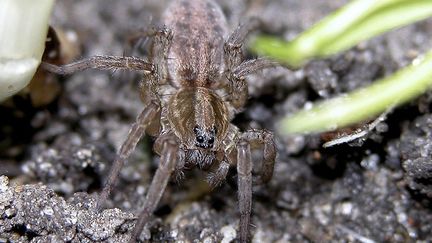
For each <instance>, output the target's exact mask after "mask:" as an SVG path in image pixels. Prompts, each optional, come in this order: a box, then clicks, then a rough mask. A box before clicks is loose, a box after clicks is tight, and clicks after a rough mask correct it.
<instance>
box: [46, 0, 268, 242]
mask: <svg viewBox="0 0 432 243" xmlns="http://www.w3.org/2000/svg"><path fill="white" fill-rule="evenodd" d="M163 20H164V24H165V26H166V27H164V28H162V29H159V30H152V31H148V32H146V33H140V34H141V36H146V37H149V36H151V37H153V44H152V48H151V56H150V57H149V60H145V59H141V58H137V57H123V56H94V57H90V58H87V59H83V60H80V61H77V62H74V63H71V64H68V65H64V66H55V65H52V64H48V63H44V64H43V66H44V68H45V69H47V70H48V71H51V72H54V73H58V74H61V75H67V74H71V73H74V72H77V71H81V70H84V69H89V68H94V69H125V70H131V71H140V72H143V73H144V79H143V80H142V81H141V84H140V94H141V99H142V100H143V102H144V104H145V108H144V110H143V111H142V112H141V114H139V115H138V117H137V118H136V122H135V123H134V124H133V125H132V128H131V129H130V131H129V134H128V136H127V138H126V140H125V141H124V143H123V145H122V146H121V148H120V150H119V152H118V154H117V156H116V159H115V162H114V164H113V166H112V168H111V171H110V174H109V176H108V180H107V182H106V184H105V186H104V188H103V190H102V192H101V194H100V196H99V200H98V209H100V208H101V206H103V202H104V201H105V200H106V199H107V198H108V196H109V194H110V192H111V190H112V189H113V186H114V184H115V183H116V180H117V178H118V175H119V172H120V170H121V168H122V166H123V164H124V163H125V161H126V159H127V158H128V157H129V155H130V154H131V152H132V151H133V150H134V149H135V147H136V145H137V143H138V141H139V140H140V138H141V137H142V136H143V135H144V133H145V132H147V133H148V134H149V135H151V136H154V137H157V139H156V141H155V145H154V150H155V151H156V152H157V153H158V154H159V155H160V156H161V159H160V164H159V167H158V169H157V171H156V173H155V175H154V177H153V180H152V182H151V184H150V187H149V189H148V193H147V196H146V200H145V203H144V208H143V210H142V212H141V214H140V216H139V219H138V221H137V223H136V225H135V228H134V230H133V232H132V236H131V242H134V241H135V240H136V237H137V235H138V234H139V233H140V232H141V231H142V228H143V227H144V226H145V224H146V223H147V222H148V219H149V217H150V216H151V214H152V213H153V211H154V210H155V208H156V206H157V204H158V202H159V200H160V198H161V196H162V194H163V192H164V191H165V187H166V185H167V183H168V181H169V178H170V176H171V174H172V173H173V172H174V171H176V172H181V171H182V170H185V169H190V168H193V167H195V166H198V167H199V168H200V169H203V170H206V171H209V176H208V181H209V183H210V184H211V185H212V186H217V185H219V184H221V183H222V182H223V180H224V179H225V177H226V175H227V173H228V169H229V167H230V166H232V165H237V172H238V191H239V192H238V200H239V210H240V215H241V216H240V241H241V242H247V241H249V240H250V239H249V224H250V213H251V206H252V161H251V148H250V145H251V144H263V145H264V160H263V165H262V168H261V170H260V174H259V177H258V178H257V180H254V182H256V183H265V182H268V181H269V180H270V179H271V177H272V174H273V167H274V161H275V156H276V151H275V144H274V140H273V134H272V133H271V132H268V131H265V130H249V131H246V132H243V133H242V132H240V131H239V129H238V128H237V127H236V126H234V125H233V124H231V123H230V121H231V120H232V118H233V117H234V115H235V114H236V113H238V111H239V110H240V109H241V108H242V107H243V106H244V104H245V102H246V100H247V98H248V85H247V82H246V81H245V76H246V75H248V74H250V73H252V72H255V71H258V70H262V69H263V68H268V67H273V66H275V65H276V64H275V63H274V62H271V61H268V60H266V59H254V60H248V61H243V60H242V50H241V47H242V43H243V42H244V39H245V38H246V35H247V34H248V33H249V32H250V31H251V30H252V29H254V28H256V27H257V25H258V24H259V21H258V20H257V19H254V18H251V19H250V20H249V21H248V22H247V23H246V24H244V25H241V26H239V27H238V28H237V29H236V30H235V31H234V32H233V33H232V34H231V35H228V27H227V26H228V25H227V23H226V19H225V16H224V15H223V13H222V10H221V8H220V7H219V6H218V5H217V4H216V3H214V2H213V1H210V0H175V1H172V3H171V4H170V6H169V7H168V8H167V10H166V11H165V13H164V15H163ZM167 90H169V92H170V93H174V95H172V96H165V95H162V94H163V93H165V92H166V91H167Z"/></svg>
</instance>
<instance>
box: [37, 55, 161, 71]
mask: <svg viewBox="0 0 432 243" xmlns="http://www.w3.org/2000/svg"><path fill="white" fill-rule="evenodd" d="M41 67H42V68H44V69H45V70H47V71H49V72H52V73H57V74H60V75H69V74H72V73H75V72H79V71H82V70H86V69H100V70H117V69H124V70H130V71H138V72H142V71H144V72H153V70H154V69H155V68H154V65H153V64H152V63H150V62H148V61H147V60H144V59H142V58H139V57H120V56H93V57H89V58H84V59H81V60H79V61H76V62H73V63H69V64H66V65H63V66H57V65H54V64H50V63H46V62H43V63H42V64H41Z"/></svg>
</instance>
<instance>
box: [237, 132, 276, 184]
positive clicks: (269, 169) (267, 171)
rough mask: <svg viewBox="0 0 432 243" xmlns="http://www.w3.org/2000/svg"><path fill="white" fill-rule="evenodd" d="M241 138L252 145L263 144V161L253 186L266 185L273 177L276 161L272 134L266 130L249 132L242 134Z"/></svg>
mask: <svg viewBox="0 0 432 243" xmlns="http://www.w3.org/2000/svg"><path fill="white" fill-rule="evenodd" d="M242 138H243V139H245V140H247V141H248V142H249V143H252V144H256V143H258V144H264V160H263V163H262V167H261V170H260V174H259V177H258V179H257V180H255V181H254V184H263V183H267V182H268V181H269V180H270V179H271V178H272V176H273V170H274V163H275V159H276V145H275V142H274V138H273V133H272V132H269V131H267V130H249V131H246V132H244V133H243V135H242Z"/></svg>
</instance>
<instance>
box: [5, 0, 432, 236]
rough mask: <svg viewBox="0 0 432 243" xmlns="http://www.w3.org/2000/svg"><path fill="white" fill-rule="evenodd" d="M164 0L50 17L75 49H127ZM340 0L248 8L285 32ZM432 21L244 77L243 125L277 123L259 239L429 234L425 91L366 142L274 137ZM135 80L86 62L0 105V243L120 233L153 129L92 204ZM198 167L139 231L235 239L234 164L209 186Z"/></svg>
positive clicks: (103, 4) (260, 204)
mask: <svg viewBox="0 0 432 243" xmlns="http://www.w3.org/2000/svg"><path fill="white" fill-rule="evenodd" d="M168 2H169V1H160V0H148V1H135V0H126V1H119V0H92V1H89V0H76V1H57V3H56V7H55V10H54V14H53V17H52V25H53V26H56V27H59V28H61V29H63V30H65V31H71V32H73V33H75V34H76V35H77V36H78V38H79V43H80V44H81V45H82V54H81V56H83V57H88V56H93V55H103V54H106V55H122V53H123V50H124V46H125V43H126V40H127V36H128V33H131V32H132V31H133V30H136V29H143V28H144V29H145V28H148V27H149V26H152V25H154V24H155V25H157V24H158V21H159V16H160V13H161V11H163V9H164V7H165V6H166V4H167V3H168ZM220 2H221V5H222V6H223V9H224V11H226V14H227V17H228V19H229V21H230V23H231V25H232V27H235V26H237V24H238V20H241V21H242V20H246V19H244V18H242V16H244V15H243V13H244V12H245V9H246V4H245V2H246V1H241V0H236V1H234V0H221V1H220ZM250 2H252V1H250ZM264 2H265V1H264ZM345 2H346V1H343V0H339V1H334V0H326V1H312V0H308V1H295V0H273V1H268V3H265V4H263V5H259V4H257V5H254V11H257V12H258V13H259V16H260V17H262V19H263V20H264V22H265V25H264V26H263V28H262V29H260V30H258V31H261V32H265V33H268V34H274V35H278V36H283V37H285V38H292V37H293V36H295V35H296V34H298V33H299V32H301V31H302V30H304V29H306V28H308V27H310V26H311V25H312V24H313V23H315V22H316V21H318V20H319V19H321V18H322V17H324V16H325V15H326V14H328V13H330V12H331V11H332V10H334V9H336V8H337V7H339V6H342V5H343V4H344V3H345ZM431 26H432V21H431V20H428V21H424V22H420V23H417V24H415V25H410V26H408V27H405V28H402V29H399V30H396V31H393V32H391V33H389V34H386V35H383V36H381V37H378V38H375V39H372V40H370V41H367V42H364V43H361V44H360V45H358V46H357V47H355V48H353V49H351V50H349V51H347V52H344V53H342V54H340V55H337V56H334V57H331V58H329V59H325V60H314V61H311V62H310V63H309V64H308V65H306V66H305V67H304V68H301V69H299V70H296V71H291V70H287V69H285V68H274V69H269V70H265V71H263V72H260V73H258V74H256V75H252V76H250V77H249V79H248V81H249V85H250V86H249V91H250V100H249V102H248V104H247V107H246V109H245V110H244V112H242V113H241V114H239V115H238V116H237V117H236V118H235V119H234V121H233V123H235V124H236V125H237V126H238V127H240V128H241V129H243V130H245V129H248V128H266V129H269V130H272V131H275V134H276V139H277V148H278V156H277V161H276V168H275V173H274V177H273V179H272V180H271V182H270V183H269V184H268V185H263V186H256V187H254V199H253V215H252V222H253V227H252V231H253V241H254V242H427V241H428V240H430V239H431V238H432V233H431V232H432V224H431V222H432V209H431V202H432V162H431V156H432V136H431V135H432V116H431V114H430V102H431V97H432V96H431V95H430V94H425V95H423V96H422V97H420V98H418V99H416V100H414V101H412V102H410V103H409V104H406V105H404V106H402V107H399V108H397V109H395V110H394V111H393V112H391V113H390V114H389V116H388V118H387V119H386V120H385V121H384V122H383V123H381V124H380V126H379V127H380V128H379V129H377V130H374V131H373V132H372V134H370V135H369V137H368V139H366V140H364V141H361V142H357V143H355V144H350V145H347V144H343V145H339V146H334V147H331V148H328V149H324V148H322V144H323V143H324V141H323V139H322V138H323V137H324V136H320V135H309V136H303V135H293V136H289V137H286V136H284V137H282V136H281V135H280V134H278V133H277V131H276V130H275V124H276V123H277V121H278V120H279V119H280V118H281V117H283V116H285V115H288V114H292V113H293V112H294V111H297V110H299V109H302V108H303V107H304V106H305V104H307V103H310V102H314V101H317V100H319V99H324V98H329V97H333V96H336V95H338V94H340V93H346V92H349V91H351V90H353V89H355V88H358V87H363V86H366V85H368V84H370V83H371V82H373V81H374V80H376V79H379V78H381V77H384V76H386V75H388V74H391V73H393V72H394V71H395V70H397V69H399V68H401V67H403V66H406V65H407V64H409V63H410V62H411V61H412V60H413V59H414V58H415V57H416V56H418V55H420V54H421V53H424V52H426V51H427V50H428V49H430V48H431V47H432V43H431V41H430V36H431V34H432V28H431ZM137 52H141V53H144V54H145V50H137ZM249 57H253V56H252V55H250V56H249ZM138 80H139V75H137V74H132V75H130V74H126V73H123V72H116V73H112V72H103V71H85V72H81V73H77V74H74V75H72V76H69V77H66V78H61V79H60V83H61V85H62V87H63V90H62V92H61V94H60V95H59V96H58V98H57V99H56V100H55V101H54V102H52V103H51V104H49V105H46V106H44V107H39V108H34V107H33V106H32V105H31V103H30V101H29V99H28V97H26V96H25V95H21V96H15V97H14V98H13V99H12V100H11V101H9V102H7V105H6V104H3V105H2V106H1V107H0V111H1V114H2V115H1V119H0V175H4V176H2V177H0V216H1V217H0V242H7V241H10V242H62V241H68V242H95V241H107V242H124V241H125V240H126V239H127V238H128V234H130V232H131V229H132V227H133V225H134V223H135V219H136V218H135V216H134V215H136V213H137V212H139V210H140V208H141V206H142V205H143V200H144V197H145V194H146V191H147V188H148V185H149V182H150V180H151V178H152V175H153V173H154V171H155V169H156V167H157V164H158V157H157V156H156V155H154V153H153V152H152V150H151V148H152V143H153V139H152V138H149V137H145V138H143V139H142V142H141V143H140V145H139V148H138V149H136V151H135V152H134V153H133V154H132V156H131V157H130V159H129V162H128V164H127V165H126V166H125V167H124V168H123V170H122V173H121V178H120V181H119V183H118V185H117V187H116V188H115V190H114V192H113V195H112V196H111V198H110V200H109V201H108V202H107V203H106V208H107V209H106V210H104V211H103V212H101V213H99V214H97V213H95V212H94V207H95V196H96V193H97V192H99V191H100V189H101V186H102V183H103V181H104V178H105V176H106V174H107V171H108V170H109V167H110V165H111V163H112V161H113V159H114V156H115V152H116V151H117V149H118V148H119V147H120V145H121V143H122V141H123V139H124V138H125V136H126V134H127V132H128V129H129V127H130V125H131V123H132V122H133V121H134V119H135V117H136V115H137V114H138V113H139V112H140V110H141V109H142V104H141V102H140V99H139V95H138V91H137V90H138V89H137V84H138ZM383 92H385V91H383ZM11 104H12V105H11ZM204 178H205V177H204V176H203V174H201V173H196V172H191V173H187V174H186V179H185V180H183V181H181V182H174V181H173V182H172V183H171V184H170V185H169V186H168V188H167V191H166V192H165V194H164V196H163V198H162V200H161V202H160V204H159V207H158V209H157V211H156V212H155V216H154V217H153V218H152V219H151V221H150V222H149V223H148V224H147V227H146V229H145V230H144V231H143V233H142V234H141V236H140V237H141V239H142V240H143V241H149V242H174V241H184V242H230V241H232V240H233V239H235V238H236V237H237V233H236V230H237V227H238V226H237V224H238V220H239V213H238V209H237V191H236V183H235V181H236V175H235V173H234V171H233V173H231V174H230V176H229V178H228V180H227V183H225V184H224V185H222V186H221V187H220V188H217V189H215V190H213V191H211V190H210V189H209V188H208V186H207V185H206V182H205V181H204Z"/></svg>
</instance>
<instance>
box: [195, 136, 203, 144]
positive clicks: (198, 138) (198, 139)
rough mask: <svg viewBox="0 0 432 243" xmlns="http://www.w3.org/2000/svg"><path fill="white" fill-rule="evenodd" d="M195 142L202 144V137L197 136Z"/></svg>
mask: <svg viewBox="0 0 432 243" xmlns="http://www.w3.org/2000/svg"><path fill="white" fill-rule="evenodd" d="M196 140H197V142H198V143H203V142H204V138H203V136H197V137H196Z"/></svg>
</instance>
